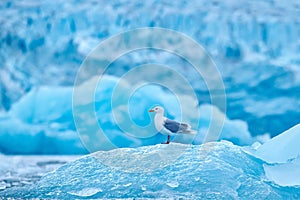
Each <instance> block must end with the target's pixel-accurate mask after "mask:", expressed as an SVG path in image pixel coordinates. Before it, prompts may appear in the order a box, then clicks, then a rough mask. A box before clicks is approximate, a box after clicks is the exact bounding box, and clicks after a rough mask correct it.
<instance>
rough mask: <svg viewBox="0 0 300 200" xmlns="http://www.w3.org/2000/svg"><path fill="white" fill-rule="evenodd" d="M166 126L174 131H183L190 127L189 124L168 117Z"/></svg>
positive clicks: (165, 122)
mask: <svg viewBox="0 0 300 200" xmlns="http://www.w3.org/2000/svg"><path fill="white" fill-rule="evenodd" d="M164 127H165V128H166V129H168V130H169V131H171V132H172V133H181V132H184V131H187V130H188V129H189V128H190V126H189V125H188V124H185V123H179V122H177V121H174V120H170V119H166V120H165V121H164Z"/></svg>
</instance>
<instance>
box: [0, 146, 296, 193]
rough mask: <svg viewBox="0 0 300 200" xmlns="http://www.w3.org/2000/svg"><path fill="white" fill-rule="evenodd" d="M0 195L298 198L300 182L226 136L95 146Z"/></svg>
mask: <svg viewBox="0 0 300 200" xmlns="http://www.w3.org/2000/svg"><path fill="white" fill-rule="evenodd" d="M166 152H169V153H166ZM178 152H179V153H180V156H179V158H178V159H176V160H173V159H172V157H173V156H178V154H177V153H178ZM127 153H128V154H127ZM124 155H130V156H124ZM165 161H168V162H165ZM166 163H167V164H166ZM0 197H5V198H8V197H13V198H18V197H19V198H34V197H38V198H50V199H51V198H57V199H71V198H129V197H143V198H154V197H155V198H159V197H160V198H170V197H182V198H192V199H193V198H200V199H201V198H203V199H208V198H211V199H299V198H300V188H297V187H280V186H277V185H274V184H273V183H272V182H270V181H268V180H267V178H266V176H265V175H264V168H263V161H261V160H259V159H256V158H255V157H252V156H250V155H249V154H246V153H244V152H243V150H242V149H241V147H238V146H235V145H233V144H232V143H229V142H225V141H222V142H213V143H206V144H204V145H192V146H188V145H183V144H176V143H172V144H170V145H160V144H159V145H155V146H147V147H139V148H136V149H131V148H127V149H126V148H124V149H116V150H112V151H105V152H101V151H100V152H96V153H93V154H90V155H88V156H84V157H82V158H80V159H78V160H76V161H73V162H70V163H68V164H66V165H64V166H62V167H60V168H59V169H57V170H56V171H53V172H51V173H48V174H47V175H46V176H44V177H43V178H42V179H41V180H40V181H39V182H37V183H36V184H35V185H31V186H26V187H23V188H11V189H8V190H6V191H4V192H2V193H0Z"/></svg>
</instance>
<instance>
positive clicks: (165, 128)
mask: <svg viewBox="0 0 300 200" xmlns="http://www.w3.org/2000/svg"><path fill="white" fill-rule="evenodd" d="M149 112H155V117H154V125H155V128H156V130H157V131H159V132H160V133H162V134H165V135H168V141H167V142H166V144H169V143H170V135H175V134H196V131H195V130H192V129H191V125H189V124H187V123H180V122H177V121H174V120H171V119H168V118H166V117H165V116H164V113H165V110H164V108H163V107H161V106H156V107H154V108H153V109H151V110H149Z"/></svg>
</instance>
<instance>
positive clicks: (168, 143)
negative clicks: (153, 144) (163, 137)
mask: <svg viewBox="0 0 300 200" xmlns="http://www.w3.org/2000/svg"><path fill="white" fill-rule="evenodd" d="M170 138H171V137H170V135H168V141H167V142H166V144H169V143H170Z"/></svg>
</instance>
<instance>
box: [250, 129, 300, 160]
mask: <svg viewBox="0 0 300 200" xmlns="http://www.w3.org/2000/svg"><path fill="white" fill-rule="evenodd" d="M299 141H300V124H298V125H296V126H294V127H292V128H290V129H288V130H287V131H285V132H283V133H281V134H280V135H278V136H276V137H274V138H272V139H271V140H269V141H267V142H266V143H264V144H263V145H261V146H260V147H259V148H258V149H257V151H256V153H255V155H256V156H257V157H259V158H261V159H262V160H264V161H266V162H267V163H286V162H288V161H290V160H293V159H295V158H298V157H300V146H299Z"/></svg>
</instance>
